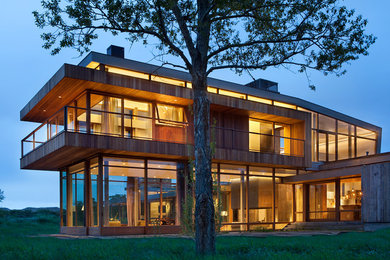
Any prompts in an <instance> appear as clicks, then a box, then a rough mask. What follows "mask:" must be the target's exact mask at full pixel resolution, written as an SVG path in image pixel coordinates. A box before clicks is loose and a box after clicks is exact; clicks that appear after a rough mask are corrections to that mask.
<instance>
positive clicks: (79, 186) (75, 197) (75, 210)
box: [67, 163, 85, 227]
mask: <svg viewBox="0 0 390 260" xmlns="http://www.w3.org/2000/svg"><path fill="white" fill-rule="evenodd" d="M84 165H85V164H84V163H79V164H76V165H74V166H71V167H69V176H68V180H71V183H72V184H71V185H69V189H70V191H69V194H72V196H68V198H69V199H71V200H70V201H68V204H67V205H68V209H71V210H70V212H69V213H70V216H69V215H68V224H67V226H70V227H72V226H84V225H85V205H84V177H85V175H84ZM69 213H68V214H69Z"/></svg>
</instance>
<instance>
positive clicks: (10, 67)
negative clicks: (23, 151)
mask: <svg viewBox="0 0 390 260" xmlns="http://www.w3.org/2000/svg"><path fill="white" fill-rule="evenodd" d="M345 4H346V5H348V6H350V7H352V8H355V9H356V10H357V12H358V13H361V14H362V15H363V16H364V17H365V18H367V19H368V21H369V24H368V27H367V30H368V32H370V33H373V34H374V35H375V36H377V37H378V39H377V42H376V43H375V44H374V45H373V46H372V48H371V49H370V50H369V52H370V55H369V56H368V57H362V58H360V59H359V60H357V61H355V62H353V63H352V64H350V65H346V67H345V68H346V69H347V71H348V72H347V74H346V75H344V76H342V77H336V76H332V75H331V76H324V75H322V74H321V73H318V72H311V73H310V76H311V81H312V82H313V83H314V84H315V85H316V86H317V90H316V91H312V90H310V89H309V88H308V83H307V80H306V77H305V76H304V75H302V74H299V73H293V72H291V71H288V70H285V69H269V70H267V71H259V72H255V73H253V75H254V76H255V78H260V77H261V78H265V79H269V80H272V81H276V82H278V83H279V91H280V92H281V93H283V94H287V95H291V96H296V97H300V98H303V99H306V100H308V101H311V102H313V103H316V104H319V105H323V106H326V107H329V108H331V109H334V110H336V111H339V112H342V113H345V114H347V115H350V116H353V117H357V118H359V119H362V120H364V121H367V122H369V123H372V124H375V125H378V126H380V127H382V128H383V133H382V136H383V138H382V152H388V151H390V117H389V115H390V102H389V97H390V77H389V76H390V66H389V64H388V62H389V60H390V51H389V48H388V46H389V45H390V22H389V21H390V20H389V14H388V10H390V1H379V0H373V1H364V0H355V1H352V0H349V1H345ZM39 8H40V0H19V1H3V2H2V8H1V9H0V24H1V25H2V26H1V27H0V37H1V38H0V39H1V48H0V57H1V62H0V75H1V83H0V84H1V90H2V98H1V102H0V111H1V113H0V125H1V127H0V144H1V145H0V164H1V166H2V167H1V170H0V189H2V190H4V192H5V196H6V199H5V200H4V202H2V203H0V207H8V208H24V207H40V206H58V205H59V202H58V201H59V184H58V178H59V177H58V173H57V172H42V171H31V170H20V168H19V158H20V140H21V139H22V138H24V137H25V136H26V135H27V134H28V133H30V132H31V131H32V130H33V129H34V128H36V127H37V124H34V123H30V122H20V120H19V111H20V110H21V109H22V108H23V106H24V105H25V104H26V103H27V102H28V101H29V100H30V99H31V98H32V97H33V95H34V94H35V93H36V92H37V91H38V90H39V89H40V88H41V87H42V86H43V85H44V84H45V83H46V82H47V81H48V80H49V79H50V77H51V76H52V75H53V74H54V73H55V72H56V71H57V70H58V69H59V68H60V67H61V65H62V64H63V63H70V64H78V62H79V61H80V60H81V58H82V57H79V56H78V53H77V52H76V51H74V50H71V49H67V50H64V51H62V52H61V53H60V54H59V55H56V56H51V55H50V53H49V52H48V51H47V50H44V49H42V48H41V45H42V41H41V39H40V33H41V31H40V30H39V29H37V28H36V27H35V25H34V21H33V17H32V15H31V12H32V11H33V10H37V9H39ZM110 44H115V45H119V46H124V47H125V48H126V49H125V55H126V57H127V58H130V59H135V60H139V61H144V62H152V63H156V64H158V63H157V62H156V61H151V59H152V57H153V54H152V50H151V48H147V47H144V46H139V45H135V46H133V48H132V49H131V50H130V48H129V44H128V43H127V42H126V40H125V39H124V38H120V37H112V36H110V35H103V36H102V37H101V38H100V39H98V40H97V41H96V42H95V44H94V45H93V47H92V49H93V50H95V51H98V52H103V53H104V52H105V51H106V48H107V47H108V46H109V45H110ZM212 76H213V77H216V78H221V79H225V80H230V81H233V82H237V83H248V82H250V81H251V78H250V77H249V76H248V75H242V76H238V75H235V74H234V73H232V72H230V71H219V72H217V73H214V74H213V75H212Z"/></svg>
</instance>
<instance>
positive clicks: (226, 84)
mask: <svg viewBox="0 0 390 260" xmlns="http://www.w3.org/2000/svg"><path fill="white" fill-rule="evenodd" d="M92 61H94V62H98V63H102V64H105V65H110V66H114V67H120V68H124V69H129V70H134V71H138V72H143V73H147V74H153V75H158V76H163V77H168V78H173V79H178V80H182V81H188V82H191V74H190V73H188V72H185V71H180V70H175V69H170V68H165V67H162V66H157V65H153V64H149V63H144V62H140V61H135V60H130V59H123V58H119V57H115V56H110V55H107V54H102V53H98V52H94V51H92V52H90V53H89V54H88V55H87V56H86V57H85V58H84V59H83V60H82V61H81V62H80V63H79V66H83V67H86V66H87V65H88V64H89V63H91V62H92ZM207 84H208V85H209V86H211V87H216V88H221V89H226V90H230V91H234V92H240V93H243V94H248V95H252V96H257V97H261V98H266V99H272V100H275V101H280V102H284V103H289V104H294V105H297V106H299V107H302V108H305V109H308V110H311V111H314V112H317V113H320V114H324V115H327V116H330V117H333V118H336V119H338V120H341V121H344V122H347V123H350V124H354V125H358V126H361V127H364V128H367V129H370V130H374V131H377V132H381V131H382V129H381V128H380V127H378V126H376V125H373V124H370V123H368V122H365V121H362V120H360V119H357V118H354V117H351V116H348V115H345V114H343V113H340V112H337V111H335V110H332V109H329V108H326V107H324V106H320V105H317V104H314V103H312V102H309V101H306V100H303V99H300V98H296V97H292V96H288V95H283V94H280V93H276V92H272V91H266V90H262V89H256V88H252V87H248V86H246V85H242V84H238V83H234V82H230V81H225V80H220V79H216V78H212V77H208V78H207Z"/></svg>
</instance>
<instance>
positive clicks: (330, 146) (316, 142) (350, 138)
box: [299, 109, 377, 161]
mask: <svg viewBox="0 0 390 260" xmlns="http://www.w3.org/2000/svg"><path fill="white" fill-rule="evenodd" d="M299 110H302V111H305V112H310V113H311V114H312V160H313V161H335V160H344V159H349V158H355V157H359V156H365V155H371V154H375V153H376V142H377V141H376V140H377V135H376V133H375V132H374V131H370V130H368V129H364V128H362V127H357V126H355V125H352V124H348V123H346V122H343V121H341V120H336V119H334V118H331V117H328V116H324V115H322V114H319V113H315V112H312V111H309V110H306V109H299Z"/></svg>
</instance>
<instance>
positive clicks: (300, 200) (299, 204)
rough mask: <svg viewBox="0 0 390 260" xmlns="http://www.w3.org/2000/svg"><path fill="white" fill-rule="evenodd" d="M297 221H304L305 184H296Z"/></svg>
mask: <svg viewBox="0 0 390 260" xmlns="http://www.w3.org/2000/svg"><path fill="white" fill-rule="evenodd" d="M294 186H295V221H297V222H301V221H303V184H295V185H294Z"/></svg>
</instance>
